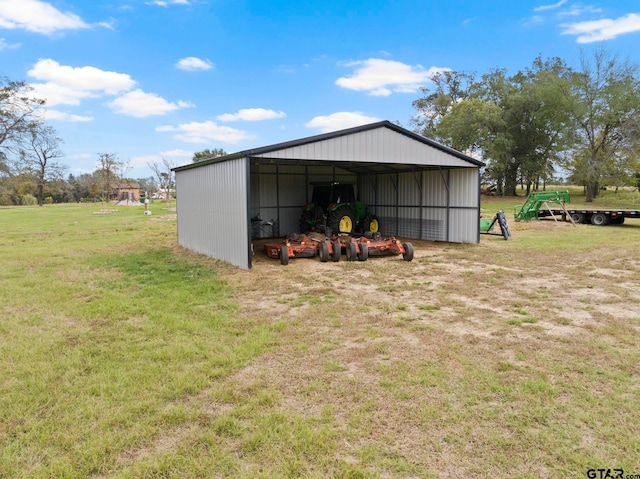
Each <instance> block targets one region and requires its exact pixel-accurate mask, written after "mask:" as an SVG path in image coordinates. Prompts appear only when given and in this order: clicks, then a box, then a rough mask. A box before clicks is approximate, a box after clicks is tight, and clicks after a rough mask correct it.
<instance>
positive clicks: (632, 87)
mask: <svg viewBox="0 0 640 479" xmlns="http://www.w3.org/2000/svg"><path fill="white" fill-rule="evenodd" d="M638 92H640V80H639V79H638V68H637V67H636V66H634V65H631V64H629V63H628V62H622V61H619V60H618V59H617V58H616V57H615V56H611V55H610V54H609V53H608V52H606V51H605V50H602V49H600V50H598V51H596V52H595V53H594V54H593V58H587V57H586V56H585V55H584V54H583V56H582V58H581V63H580V70H579V71H576V72H573V74H572V75H571V82H570V85H569V87H568V88H567V89H566V90H565V96H566V99H567V102H568V112H569V114H570V115H571V117H572V119H573V121H574V124H575V128H576V139H575V140H576V141H575V146H574V148H575V157H574V158H575V161H573V162H571V163H570V164H569V165H568V166H569V167H570V168H571V170H572V173H573V177H574V178H576V179H580V180H581V181H582V182H583V184H584V186H585V191H586V199H585V200H586V201H587V202H591V201H593V200H594V198H595V197H596V196H597V195H598V192H599V189H600V186H601V184H602V182H603V181H615V182H620V181H622V180H623V178H626V179H625V180H624V181H631V177H632V176H633V174H634V172H635V171H637V170H638V161H637V156H638V155H637V153H638V149H639V148H638V145H640V95H639V94H638Z"/></svg>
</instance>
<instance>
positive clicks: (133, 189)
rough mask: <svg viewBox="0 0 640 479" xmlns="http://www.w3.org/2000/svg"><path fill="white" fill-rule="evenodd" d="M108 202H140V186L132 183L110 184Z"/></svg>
mask: <svg viewBox="0 0 640 479" xmlns="http://www.w3.org/2000/svg"><path fill="white" fill-rule="evenodd" d="M109 201H132V202H140V185H139V184H138V183H134V182H123V183H112V184H111V191H110V192H109Z"/></svg>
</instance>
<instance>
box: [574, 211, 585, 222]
mask: <svg viewBox="0 0 640 479" xmlns="http://www.w3.org/2000/svg"><path fill="white" fill-rule="evenodd" d="M571 220H572V221H573V222H574V223H584V215H583V214H582V213H571Z"/></svg>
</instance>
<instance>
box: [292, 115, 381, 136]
mask: <svg viewBox="0 0 640 479" xmlns="http://www.w3.org/2000/svg"><path fill="white" fill-rule="evenodd" d="M377 121H381V120H380V118H376V117H374V116H366V115H363V114H362V113H360V112H357V111H354V112H350V111H340V112H337V113H333V114H331V115H327V116H316V117H315V118H313V119H312V120H311V121H310V122H308V123H305V125H304V126H306V127H307V128H318V129H319V130H320V131H321V132H322V133H329V132H331V131H336V130H343V129H345V128H351V127H354V126H360V125H367V124H369V123H375V122H377Z"/></svg>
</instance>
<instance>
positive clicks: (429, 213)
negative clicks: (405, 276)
mask: <svg viewBox="0 0 640 479" xmlns="http://www.w3.org/2000/svg"><path fill="white" fill-rule="evenodd" d="M478 188H479V185H478V169H477V168H459V169H442V170H429V171H415V172H409V173H399V174H396V173H392V174H384V175H376V176H368V177H365V178H362V179H361V181H360V195H361V198H362V200H363V201H365V202H367V203H368V204H369V205H372V207H373V209H374V212H375V214H376V215H377V216H378V218H379V219H380V224H381V232H382V233H383V234H385V235H394V236H401V237H406V238H417V239H424V240H430V241H452V242H456V243H477V241H478V218H479V216H480V206H479V203H478V202H479V194H478Z"/></svg>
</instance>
